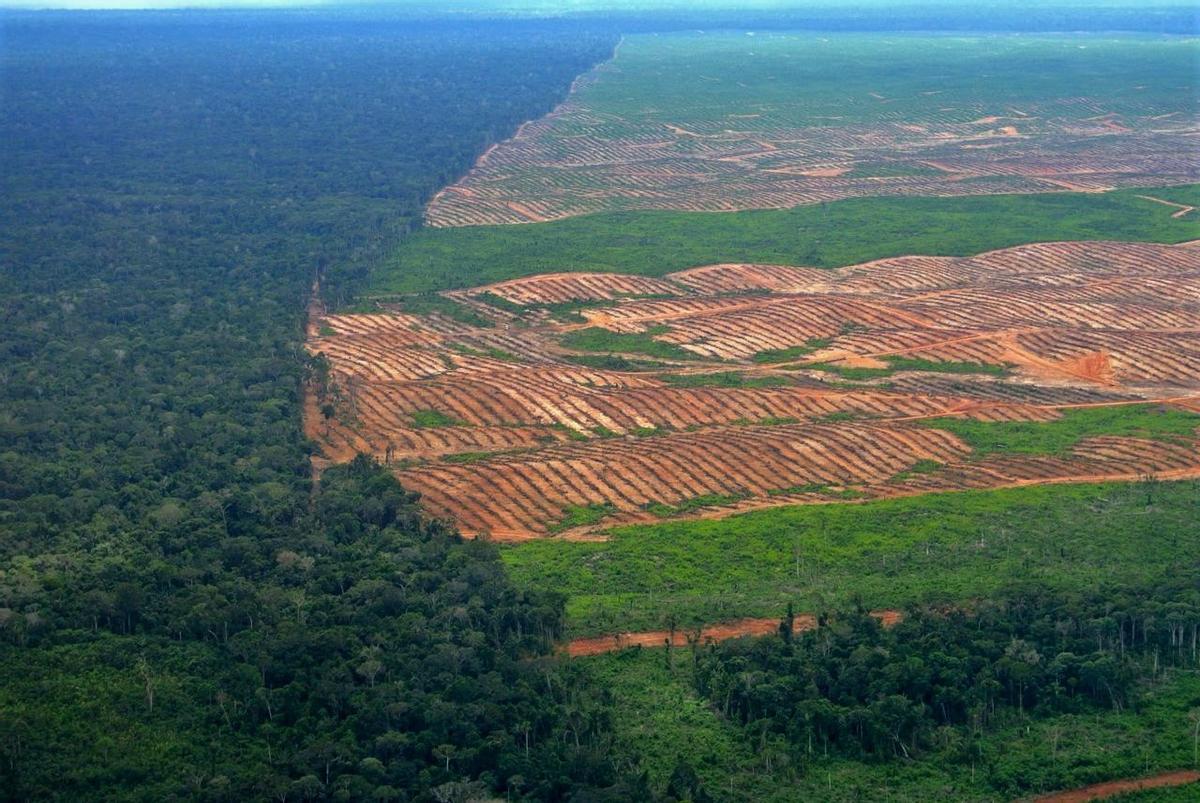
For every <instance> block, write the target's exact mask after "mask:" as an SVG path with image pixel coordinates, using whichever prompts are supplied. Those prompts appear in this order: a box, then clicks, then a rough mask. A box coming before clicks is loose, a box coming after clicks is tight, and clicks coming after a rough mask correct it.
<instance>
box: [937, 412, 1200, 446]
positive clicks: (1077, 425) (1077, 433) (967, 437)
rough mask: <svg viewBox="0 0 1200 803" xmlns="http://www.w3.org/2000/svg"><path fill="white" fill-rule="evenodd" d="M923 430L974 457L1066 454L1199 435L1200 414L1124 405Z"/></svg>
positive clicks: (945, 421)
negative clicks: (1107, 441) (1101, 440)
mask: <svg viewBox="0 0 1200 803" xmlns="http://www.w3.org/2000/svg"><path fill="white" fill-rule="evenodd" d="M921 423H922V425H923V426H927V427H933V428H935V429H943V430H946V431H948V432H952V433H954V434H955V435H957V436H958V437H960V438H962V439H963V440H964V441H966V442H967V444H968V445H969V446H970V447H971V449H972V451H973V454H972V456H973V457H983V456H985V455H988V454H993V453H997V452H1001V453H1016V454H1066V453H1068V452H1070V451H1071V449H1073V448H1074V447H1075V446H1076V445H1077V444H1078V443H1079V442H1080V441H1082V440H1084V439H1085V438H1093V437H1097V436H1101V435H1116V436H1123V437H1129V438H1145V439H1148V440H1176V439H1184V438H1189V437H1195V432H1196V428H1197V427H1200V415H1198V414H1196V413H1191V412H1187V411H1184V410H1179V409H1176V408H1172V407H1168V406H1165V405H1158V404H1125V405H1114V406H1111V407H1082V408H1078V409H1074V410H1064V411H1063V414H1062V417H1061V418H1059V419H1057V420H1055V421H1044V422H1042V421H972V420H969V419H963V418H932V419H929V420H927V421H923V422H921Z"/></svg>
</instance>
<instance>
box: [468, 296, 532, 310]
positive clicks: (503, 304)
mask: <svg viewBox="0 0 1200 803" xmlns="http://www.w3.org/2000/svg"><path fill="white" fill-rule="evenodd" d="M475 300H476V301H480V302H482V303H484V304H487V305H488V306H489V307H495V308H496V309H499V310H504V311H505V312H511V313H513V314H514V315H520V314H521V313H523V312H525V310H526V307H525V306H524V305H522V304H518V303H516V302H515V301H509V300H508V299H507V298H505V297H503V296H498V295H496V294H495V293H479V294H478V295H476V296H475Z"/></svg>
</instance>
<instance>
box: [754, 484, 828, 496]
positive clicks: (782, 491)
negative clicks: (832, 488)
mask: <svg viewBox="0 0 1200 803" xmlns="http://www.w3.org/2000/svg"><path fill="white" fill-rule="evenodd" d="M828 491H829V486H828V485H825V484H822V483H819V482H810V483H808V484H806V485H791V486H789V487H787V488H772V489H771V490H769V491H767V496H788V495H790V494H823V493H826V492H828Z"/></svg>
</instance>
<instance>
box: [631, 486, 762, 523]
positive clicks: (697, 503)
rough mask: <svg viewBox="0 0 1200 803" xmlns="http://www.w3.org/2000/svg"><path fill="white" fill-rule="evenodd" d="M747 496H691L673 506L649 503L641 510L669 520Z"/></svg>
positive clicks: (737, 494)
mask: <svg viewBox="0 0 1200 803" xmlns="http://www.w3.org/2000/svg"><path fill="white" fill-rule="evenodd" d="M749 496H750V494H749V493H747V492H741V493H732V494H704V495H703V496H693V497H691V498H690V499H684V500H683V501H682V502H677V503H675V504H674V505H668V504H666V503H665V502H650V503H648V504H646V505H643V509H644V510H646V511H648V512H649V513H651V514H653V515H655V516H658V517H659V518H660V519H669V518H673V517H675V516H683V515H686V514H688V513H694V512H695V511H697V510H699V509H700V508H703V507H719V506H721V505H732V504H734V503H735V502H740V501H742V500H743V499H746V498H747V497H749Z"/></svg>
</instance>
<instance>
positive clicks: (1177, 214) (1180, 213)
mask: <svg viewBox="0 0 1200 803" xmlns="http://www.w3.org/2000/svg"><path fill="white" fill-rule="evenodd" d="M1138 197H1139V198H1141V199H1142V200H1143V201H1154V203H1156V204H1163V205H1164V206H1173V207H1175V208H1176V209H1177V210H1179V211H1177V212H1172V213H1171V217H1173V218H1181V217H1183V216H1184V215H1186V214H1187V213H1188V212H1194V211H1196V207H1194V206H1188V205H1187V204H1177V203H1175V202H1174V201H1164V200H1163V199H1162V198H1155V197H1154V196H1153V195H1139V196H1138Z"/></svg>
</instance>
